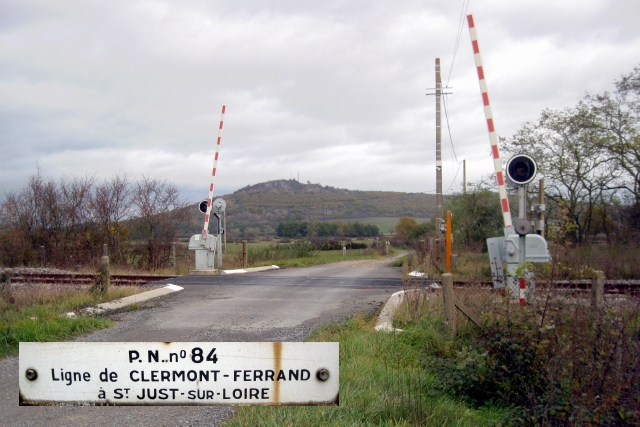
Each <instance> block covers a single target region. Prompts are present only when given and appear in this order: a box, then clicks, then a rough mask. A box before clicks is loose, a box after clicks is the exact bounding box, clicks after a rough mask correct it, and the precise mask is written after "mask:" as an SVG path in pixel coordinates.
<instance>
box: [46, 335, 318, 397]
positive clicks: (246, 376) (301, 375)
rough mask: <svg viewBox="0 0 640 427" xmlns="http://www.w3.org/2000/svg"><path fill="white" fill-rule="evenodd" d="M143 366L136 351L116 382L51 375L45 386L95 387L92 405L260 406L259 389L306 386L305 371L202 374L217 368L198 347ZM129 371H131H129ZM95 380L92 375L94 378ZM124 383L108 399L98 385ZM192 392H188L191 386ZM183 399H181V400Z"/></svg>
mask: <svg viewBox="0 0 640 427" xmlns="http://www.w3.org/2000/svg"><path fill="white" fill-rule="evenodd" d="M146 356H147V357H146V360H144V358H143V355H141V354H140V351H138V350H129V352H128V367H127V369H126V372H125V373H124V375H125V379H124V381H122V380H123V378H122V375H123V373H122V372H116V371H114V370H111V371H110V370H109V369H108V368H105V369H103V370H101V371H100V372H99V373H98V374H97V381H96V379H95V375H94V376H92V374H91V373H90V372H74V371H70V370H65V369H62V368H60V369H51V380H52V381H55V382H58V381H59V382H60V384H61V385H64V386H68V387H73V385H74V384H77V383H83V382H91V381H95V382H96V383H97V384H99V385H100V387H99V390H98V391H97V400H107V399H109V400H110V399H114V400H122V399H125V400H128V401H130V400H134V401H135V400H156V399H157V400H166V401H171V400H176V399H180V400H182V399H184V398H185V397H186V399H188V400H194V401H197V400H220V401H233V400H258V401H259V400H266V401H268V400H269V399H270V398H271V396H270V392H271V388H270V387H268V386H267V387H262V386H263V385H267V384H266V383H275V382H276V381H308V380H309V378H310V377H311V372H310V370H308V369H288V370H287V369H278V370H276V369H228V370H227V369H225V370H220V369H208V368H209V366H207V365H209V364H213V365H215V364H217V362H218V356H217V355H216V349H215V348H213V349H211V350H209V351H205V350H203V349H202V348H200V347H194V348H192V349H191V352H190V353H189V352H187V351H186V350H181V351H179V352H167V353H166V354H164V355H162V354H161V353H160V351H159V350H148V351H147V354H146ZM187 358H188V359H190V360H191V361H192V362H193V363H195V364H198V365H199V366H198V368H197V369H171V368H170V364H172V363H173V364H176V363H180V362H181V361H183V360H187ZM144 362H147V363H156V364H158V363H162V364H167V369H155V366H157V365H155V366H154V368H152V369H148V368H147V369H145V368H144V365H142V366H140V367H138V366H136V365H138V364H142V363H144ZM134 368H135V369H134ZM94 374H95V373H94ZM119 381H120V382H121V383H122V382H126V383H127V385H131V384H132V383H134V386H133V387H132V386H129V387H118V388H112V387H105V388H107V389H110V390H111V394H112V395H111V396H108V395H107V393H108V391H109V390H105V389H103V387H102V384H104V383H108V384H110V385H112V386H117V383H118V382H119ZM218 381H220V382H225V383H229V382H232V383H238V382H242V383H243V385H246V383H248V382H251V383H256V387H244V386H243V387H239V388H234V387H223V386H220V385H219V384H217V383H218ZM194 384H195V385H196V387H193V385H194ZM183 396H184V397H183Z"/></svg>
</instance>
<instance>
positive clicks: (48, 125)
mask: <svg viewBox="0 0 640 427" xmlns="http://www.w3.org/2000/svg"><path fill="white" fill-rule="evenodd" d="M464 3H465V2H464V1H463V0H458V1H446V2H445V1H441V0H440V1H435V0H428V1H427V0H424V1H417V0H405V1H389V0H367V1H363V0H352V1H345V0H323V1H300V0H279V1H278V0H275V1H274V0H272V1H267V2H263V1H256V0H235V1H233V2H231V1H222V0H219V1H216V0H213V1H191V0H181V1H180V2H177V1H176V2H168V1H154V0H148V1H135V0H126V1H119V0H110V1H100V0H82V1H66V0H15V1H13V0H10V1H7V0H0V147H1V149H2V155H1V156H0V193H5V192H8V191H14V190H16V189H20V188H22V187H23V186H24V184H25V183H26V181H27V179H28V177H29V176H30V175H32V174H34V173H35V171H36V168H37V166H38V165H39V166H40V167H41V168H42V169H43V170H44V172H45V174H47V175H48V176H52V177H59V176H63V175H83V174H87V173H88V174H95V176H96V177H98V178H104V177H109V176H111V175H112V174H113V173H115V172H127V173H129V174H130V175H131V176H133V177H136V176H141V175H142V174H145V175H147V176H151V177H158V178H166V179H169V180H171V181H173V182H175V183H176V184H178V185H179V186H180V188H181V189H182V190H183V195H184V196H185V197H186V198H187V199H189V200H191V201H196V200H199V199H202V198H205V197H206V195H207V191H208V186H209V182H210V174H211V167H212V165H213V154H214V150H215V141H216V137H217V127H218V121H219V120H220V110H221V106H222V104H226V105H227V112H226V118H225V127H224V134H223V138H222V146H221V153H220V161H219V168H218V174H217V175H218V176H217V180H216V191H215V193H216V195H222V194H225V193H229V192H232V191H234V190H237V189H239V188H241V187H244V186H246V185H250V184H256V183H258V182H263V181H268V180H274V179H281V178H291V177H296V178H297V176H298V171H299V175H300V181H301V182H307V181H311V182H313V183H321V184H323V185H331V186H336V187H341V188H349V189H354V190H355V189H359V190H390V191H407V192H434V191H435V99H434V97H433V96H426V95H425V94H426V93H427V92H428V91H427V90H425V89H426V88H431V87H434V85H435V71H434V62H435V58H436V57H439V58H441V62H442V70H443V81H444V82H445V83H446V82H447V81H449V85H450V86H452V87H453V89H452V92H453V95H450V96H449V97H448V102H447V106H448V115H449V126H450V128H451V138H452V140H453V146H454V147H455V153H456V155H457V159H458V160H459V161H462V159H466V160H467V176H468V180H469V181H473V180H476V179H478V178H479V177H481V176H482V175H486V174H487V173H490V172H492V170H493V169H492V161H491V151H490V145H489V139H488V135H487V130H486V126H485V121H484V113H483V110H482V102H481V97H480V92H479V88H478V81H477V74H476V72H475V67H474V63H473V54H472V50H471V43H470V39H469V31H468V28H467V25H466V21H465V22H464V26H463V27H462V34H461V38H460V43H459V48H458V50H457V55H456V56H455V62H453V68H452V72H451V74H449V71H450V69H451V65H452V59H453V58H454V56H453V53H454V48H455V42H456V36H457V31H458V28H459V21H460V16H461V10H462V7H463V4H464ZM467 11H468V13H472V14H473V15H474V18H475V23H476V27H477V30H478V37H479V43H480V49H481V51H482V53H483V60H484V64H485V75H486V78H487V82H488V86H489V95H490V97H491V103H492V106H493V111H494V116H495V123H496V130H497V132H498V134H499V135H500V136H510V135H512V134H513V133H514V132H515V131H516V130H517V129H518V128H519V127H520V126H521V124H522V123H523V122H526V121H533V120H535V119H536V118H537V117H538V116H539V114H540V112H541V111H542V109H544V108H547V107H548V108H552V109H561V108H565V107H569V106H572V105H574V104H575V103H576V102H577V101H578V100H579V99H581V98H582V97H583V96H584V95H585V94H586V93H587V92H589V93H598V92H603V91H605V90H612V89H613V81H614V80H616V79H618V78H619V77H620V75H621V74H626V73H629V72H630V71H631V70H632V69H633V68H634V66H637V65H639V64H640V29H639V28H640V26H639V25H638V24H639V22H640V2H639V1H638V0H619V1H618V0H616V1H611V0H560V1H558V0H553V1H548V0H518V1H507V0H504V1H499V0H493V1H492V0H470V1H469V5H468V10H467ZM443 128H444V133H443V161H444V172H443V173H444V179H443V181H444V183H443V186H444V190H447V189H449V192H452V191H459V190H460V188H461V186H460V183H461V180H462V173H461V172H460V173H459V174H458V177H457V178H455V179H454V177H455V174H456V172H457V171H458V170H459V166H458V163H457V162H456V160H455V159H454V157H453V154H452V149H451V142H450V140H449V134H448V132H447V125H446V122H445V121H443Z"/></svg>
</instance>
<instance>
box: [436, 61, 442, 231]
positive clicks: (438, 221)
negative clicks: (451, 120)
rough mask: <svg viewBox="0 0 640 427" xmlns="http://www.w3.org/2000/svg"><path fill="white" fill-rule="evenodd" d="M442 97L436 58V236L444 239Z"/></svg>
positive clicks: (438, 62) (438, 65)
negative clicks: (442, 228) (441, 226)
mask: <svg viewBox="0 0 640 427" xmlns="http://www.w3.org/2000/svg"><path fill="white" fill-rule="evenodd" d="M441 97H442V81H441V80H440V58H436V234H437V236H438V237H442V230H441V228H440V225H441V223H442V132H441V124H442V119H441V117H440V100H441Z"/></svg>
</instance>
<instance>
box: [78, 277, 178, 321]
mask: <svg viewBox="0 0 640 427" xmlns="http://www.w3.org/2000/svg"><path fill="white" fill-rule="evenodd" d="M183 289H184V288H183V287H182V286H178V285H174V284H172V283H169V284H167V285H166V286H164V287H162V288H158V289H153V290H151V291H147V292H142V293H139V294H135V295H130V296H128V297H124V298H120V299H117V300H113V301H109V302H103V303H102V304H98V305H96V306H95V307H88V308H85V309H84V311H85V312H86V313H88V314H99V313H103V312H105V311H109V310H117V309H119V308H123V307H127V306H129V305H131V304H136V303H139V302H143V301H147V300H150V299H152V298H157V297H161V296H163V295H168V294H172V293H174V292H178V291H181V290H183Z"/></svg>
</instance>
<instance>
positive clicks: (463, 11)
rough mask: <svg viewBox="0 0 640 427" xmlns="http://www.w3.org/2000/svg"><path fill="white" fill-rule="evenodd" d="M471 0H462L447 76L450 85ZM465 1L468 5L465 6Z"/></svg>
mask: <svg viewBox="0 0 640 427" xmlns="http://www.w3.org/2000/svg"><path fill="white" fill-rule="evenodd" d="M470 1H471V0H462V9H461V10H460V19H459V20H458V30H457V34H456V42H455V44H454V48H453V57H452V58H451V67H450V68H449V76H448V77H447V86H449V80H450V79H451V73H452V72H453V64H454V63H455V61H456V55H457V54H458V46H459V45H460V38H461V37H462V29H463V27H464V18H465V16H467V9H469V2H470ZM465 2H466V3H467V5H466V6H465V5H464V4H465Z"/></svg>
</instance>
